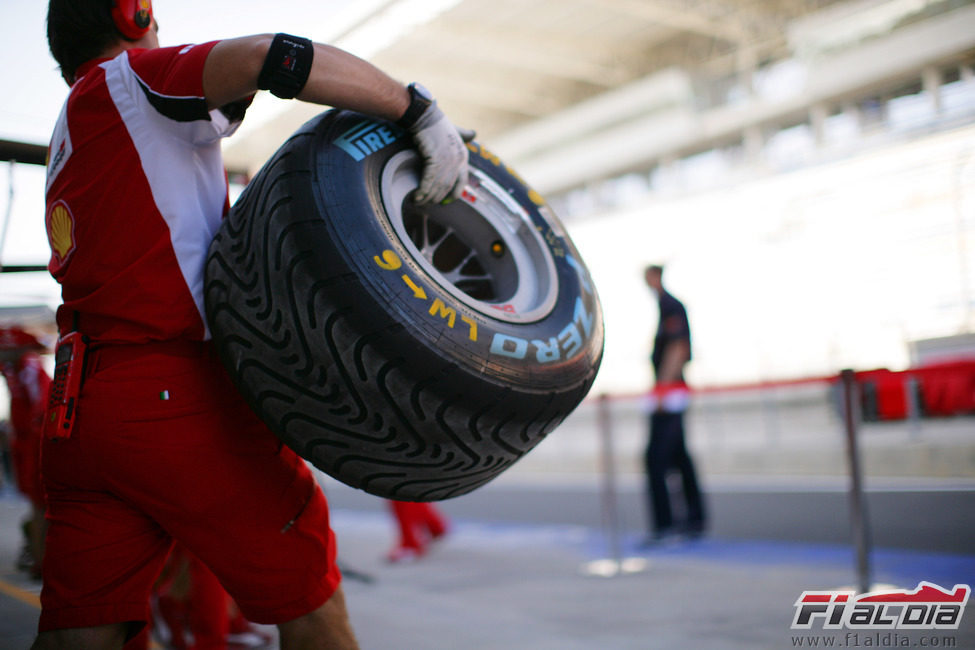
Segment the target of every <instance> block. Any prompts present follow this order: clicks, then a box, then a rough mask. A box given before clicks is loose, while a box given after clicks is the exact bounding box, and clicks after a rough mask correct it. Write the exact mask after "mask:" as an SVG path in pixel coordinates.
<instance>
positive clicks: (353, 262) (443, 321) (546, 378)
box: [311, 111, 603, 391]
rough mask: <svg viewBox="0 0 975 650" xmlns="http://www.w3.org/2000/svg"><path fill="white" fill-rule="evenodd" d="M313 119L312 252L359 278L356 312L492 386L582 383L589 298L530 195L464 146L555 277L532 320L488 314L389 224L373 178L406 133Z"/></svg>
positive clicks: (344, 115)
mask: <svg viewBox="0 0 975 650" xmlns="http://www.w3.org/2000/svg"><path fill="white" fill-rule="evenodd" d="M320 119H321V120H322V123H320V124H319V125H318V126H316V127H315V130H316V139H317V141H316V142H315V143H314V144H313V146H312V147H311V155H313V156H314V160H313V169H314V173H313V179H312V187H313V192H314V199H315V203H316V204H317V206H318V208H319V210H320V212H321V213H322V217H323V218H324V219H325V221H326V227H327V229H328V231H329V233H330V240H331V243H332V244H333V245H334V250H332V251H321V253H322V254H336V255H339V256H340V257H341V258H342V259H343V260H344V261H345V263H346V264H347V265H348V266H349V268H350V270H351V271H353V272H354V273H355V274H356V275H357V276H358V277H359V278H360V281H361V283H362V286H363V288H364V292H363V295H362V296H361V301H369V302H371V303H372V305H371V306H372V307H374V308H375V309H368V308H367V309H364V311H365V312H368V313H370V314H371V316H370V319H375V318H377V317H378V314H379V313H380V312H382V311H385V312H386V313H387V315H388V318H389V319H391V320H392V321H395V322H398V323H400V324H402V325H403V326H404V327H405V328H406V330H407V331H408V332H410V333H411V334H412V335H413V336H414V337H416V338H417V339H418V340H420V341H421V342H422V343H421V345H422V346H423V347H425V348H428V349H430V350H433V351H435V352H436V354H437V355H440V356H442V357H446V358H447V359H448V360H449V361H451V362H453V363H456V364H458V365H460V366H462V367H466V368H468V369H469V370H470V371H471V372H472V373H474V374H477V375H479V376H481V377H482V378H483V379H487V380H489V381H493V382H495V383H499V384H505V385H510V384H515V385H519V386H522V387H526V388H527V387H530V388H531V389H533V390H538V391H545V390H548V389H552V388H564V387H565V386H566V385H572V384H577V383H579V382H587V383H588V382H589V381H591V380H592V377H593V375H594V373H595V369H596V368H597V367H598V364H599V359H600V357H601V354H602V340H603V323H602V313H601V309H600V305H599V300H598V297H597V295H596V292H595V289H594V286H593V283H592V280H591V278H590V276H589V273H588V270H587V269H586V268H585V266H584V264H583V263H582V262H581V258H580V256H579V254H578V252H577V250H576V248H575V246H574V245H573V243H572V241H571V240H570V239H569V237H568V236H567V235H566V234H565V231H564V229H563V227H562V225H561V224H560V223H559V221H558V219H557V218H556V217H555V216H554V214H553V213H552V212H551V210H550V209H549V208H548V207H547V205H546V204H545V202H544V201H543V200H542V198H541V197H540V196H539V195H538V194H537V193H536V192H534V191H533V190H532V189H531V188H530V187H528V186H527V185H526V184H525V183H524V182H523V181H522V180H521V179H520V178H519V177H518V176H517V175H516V174H515V173H514V172H513V171H512V170H511V169H510V168H509V167H507V166H506V165H505V164H504V163H503V162H502V161H501V160H500V159H499V158H498V157H497V156H495V155H494V154H492V153H491V152H490V151H488V150H487V149H485V148H484V147H483V146H482V145H480V144H478V143H476V142H473V143H469V144H468V149H469V151H470V156H469V159H470V165H471V167H472V168H474V169H477V170H479V171H481V172H483V173H484V174H486V175H487V176H488V177H489V178H491V180H493V181H494V182H496V183H498V184H499V185H500V186H501V187H502V188H503V189H504V191H506V192H507V193H508V194H509V196H510V197H511V198H513V199H514V200H515V201H516V202H517V203H518V204H519V205H520V206H521V207H522V208H523V209H524V210H525V213H526V214H527V215H528V218H529V219H530V220H531V222H532V225H533V226H534V227H535V229H536V230H537V232H538V233H539V234H540V236H541V238H542V240H543V241H544V244H545V246H546V247H547V248H548V251H549V253H550V255H551V258H552V260H553V262H554V265H555V270H556V278H557V283H558V289H557V298H556V300H555V303H554V305H553V307H552V309H551V310H550V311H549V312H548V313H547V314H545V315H544V316H543V317H541V318H540V319H538V320H536V321H534V322H527V323H521V322H510V321H506V320H502V319H498V318H491V317H489V316H487V315H485V314H484V313H482V312H480V311H477V310H474V309H472V308H471V307H470V306H468V305H466V304H464V303H463V302H461V301H460V300H458V299H457V298H456V297H455V296H454V295H453V294H452V293H450V292H449V291H447V290H446V289H445V288H444V287H443V286H441V285H440V284H439V283H438V281H437V279H436V278H434V277H432V276H431V275H430V274H428V273H427V272H426V271H425V270H424V268H423V267H422V266H421V265H420V264H419V263H418V262H417V260H416V259H414V257H413V255H414V253H413V252H411V251H410V250H409V249H408V248H407V247H406V246H405V245H404V243H403V242H402V241H401V240H400V238H399V237H398V235H397V234H396V232H395V230H394V228H393V225H392V223H391V222H390V219H389V217H388V215H387V213H386V209H385V207H384V204H383V197H382V192H381V186H380V180H379V179H380V178H381V177H382V173H383V169H384V168H385V166H386V164H387V163H388V162H389V161H390V159H391V158H392V157H393V156H394V155H396V154H397V153H399V152H401V151H404V150H406V149H409V148H411V147H412V146H413V143H412V141H411V139H410V138H409V137H408V135H407V134H406V133H405V132H403V131H401V130H399V129H398V128H397V127H395V126H394V125H392V124H390V123H386V122H379V121H376V120H373V119H370V118H368V117H366V116H363V115H360V114H356V113H350V112H344V111H343V112H339V111H335V112H331V113H328V114H325V115H324V116H322V118H320ZM354 138H357V139H354ZM356 302H357V304H358V305H359V307H360V308H363V307H366V306H365V305H362V304H360V299H359V298H357V301H356ZM372 324H373V325H375V323H372Z"/></svg>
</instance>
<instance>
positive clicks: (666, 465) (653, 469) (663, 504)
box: [645, 411, 675, 536]
mask: <svg viewBox="0 0 975 650" xmlns="http://www.w3.org/2000/svg"><path fill="white" fill-rule="evenodd" d="M674 434H675V421H674V414H673V413H666V412H664V411H657V412H655V413H653V414H652V415H651V416H650V443H649V444H648V445H647V451H646V457H645V463H646V472H647V486H648V490H649V495H648V496H649V498H650V504H651V510H650V514H651V520H652V522H653V529H654V534H655V535H657V536H660V535H665V534H667V533H668V532H670V529H671V528H672V527H673V524H674V521H673V511H672V510H671V505H670V490H669V489H668V488H667V472H668V470H669V469H670V468H671V467H672V466H673V457H674V442H675V435H674Z"/></svg>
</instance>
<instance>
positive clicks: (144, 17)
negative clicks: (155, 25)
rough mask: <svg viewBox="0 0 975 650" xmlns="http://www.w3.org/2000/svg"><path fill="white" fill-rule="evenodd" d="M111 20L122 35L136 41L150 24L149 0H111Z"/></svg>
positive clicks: (146, 30)
mask: <svg viewBox="0 0 975 650" xmlns="http://www.w3.org/2000/svg"><path fill="white" fill-rule="evenodd" d="M112 20H114V21H115V27H116V28H118V30H119V31H120V32H121V33H122V36H124V37H125V38H128V39H130V40H133V41H137V40H139V39H140V38H142V37H143V36H145V34H146V32H148V31H149V27H150V26H151V25H152V2H151V0H112Z"/></svg>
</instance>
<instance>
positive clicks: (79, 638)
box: [31, 623, 126, 650]
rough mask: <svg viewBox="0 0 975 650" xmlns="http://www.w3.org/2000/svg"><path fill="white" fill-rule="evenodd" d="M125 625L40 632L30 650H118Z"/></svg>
mask: <svg viewBox="0 0 975 650" xmlns="http://www.w3.org/2000/svg"><path fill="white" fill-rule="evenodd" d="M125 632H126V626H125V623H113V624H111V625H100V626H98V627H76V628H68V629H63V630H50V631H48V632H41V633H40V634H38V635H37V638H36V639H35V640H34V645H32V646H31V650H74V649H76V648H86V650H118V648H121V647H122V646H123V645H125Z"/></svg>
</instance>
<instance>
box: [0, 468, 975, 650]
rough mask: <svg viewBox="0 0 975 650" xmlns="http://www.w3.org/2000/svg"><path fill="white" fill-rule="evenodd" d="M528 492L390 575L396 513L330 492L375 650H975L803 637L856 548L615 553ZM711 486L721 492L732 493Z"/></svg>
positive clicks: (20, 614)
mask: <svg viewBox="0 0 975 650" xmlns="http://www.w3.org/2000/svg"><path fill="white" fill-rule="evenodd" d="M527 479H528V477H526V476H524V475H519V474H514V475H513V476H512V477H511V478H505V479H503V480H499V481H498V482H496V483H495V484H490V485H488V486H486V487H484V488H482V490H479V491H478V492H476V493H475V494H473V495H469V497H461V498H459V499H455V500H452V501H448V502H445V503H443V504H442V505H441V509H442V510H443V511H444V512H445V513H447V515H448V516H449V517H450V519H451V522H452V529H451V533H450V535H449V536H448V537H447V538H446V539H444V540H443V541H441V542H439V543H438V544H437V545H436V546H434V547H433V548H432V550H431V551H430V553H429V554H428V555H426V556H425V557H423V558H421V559H420V560H418V561H416V562H412V563H408V564H395V565H392V564H389V563H387V562H386V561H385V554H386V551H388V549H389V547H390V545H391V543H392V539H393V529H392V519H391V516H390V515H389V514H388V512H387V511H386V509H385V506H384V505H383V503H382V502H381V501H380V500H378V499H375V498H374V497H369V496H368V495H364V494H362V493H361V492H358V491H355V490H352V489H351V488H347V487H345V486H342V485H339V484H337V483H335V482H334V481H331V480H329V481H327V482H326V492H327V494H328V496H329V499H330V501H331V503H332V507H333V527H334V528H335V530H336V533H337V536H338V542H339V559H340V562H341V565H342V567H343V569H344V571H345V576H346V577H345V589H346V595H347V599H348V603H349V608H350V612H351V616H352V619H353V623H354V625H355V629H356V632H357V634H358V636H359V640H360V642H361V645H362V647H363V649H365V650H370V649H371V650H388V649H396V650H398V649H408V650H454V649H461V648H463V649H465V650H495V649H497V650H500V649H505V650H508V649H512V648H517V649H526V650H548V649H551V650H576V649H579V650H582V649H586V650H592V649H594V648H599V649H620V650H624V649H634V650H637V649H639V650H644V649H654V648H665V649H668V648H677V649H681V648H690V649H699V648H707V649H709V650H710V649H713V650H721V649H729V650H732V649H734V650H739V649H740V650H744V649H749V650H752V649H759V648H769V649H772V648H793V647H816V646H815V645H813V644H818V645H819V647H822V646H823V645H825V644H827V643H829V642H830V641H829V640H830V639H832V640H833V641H832V643H833V644H834V645H835V646H836V647H877V646H880V647H883V644H884V643H887V646H888V647H890V646H893V647H897V646H898V645H902V644H905V643H907V644H910V645H912V646H914V647H922V645H923V646H932V645H935V644H937V645H936V646H935V647H956V648H975V613H973V612H970V611H969V612H966V613H965V614H964V615H963V618H962V621H961V626H960V628H959V629H957V630H922V631H917V632H906V631H903V630H878V631H866V630H846V629H844V630H840V631H837V632H834V633H827V632H825V631H824V630H822V629H821V628H818V627H814V628H812V629H809V630H792V629H790V624H791V622H792V620H793V616H794V614H795V607H794V604H795V602H796V600H797V599H798V598H799V596H800V594H801V593H802V592H803V591H804V590H831V589H837V588H842V587H850V586H852V585H853V584H855V583H856V581H857V571H856V567H855V562H854V554H853V552H852V549H851V547H850V545H849V544H848V543H833V542H815V543H813V542H803V541H797V540H793V541H788V540H776V539H760V538H755V539H745V538H741V537H734V536H727V535H722V534H720V532H719V531H715V532H714V533H713V534H712V535H710V536H708V537H706V538H704V539H702V540H699V541H695V542H685V543H679V544H673V545H668V546H663V547H658V548H653V549H649V550H648V549H641V548H639V546H638V544H639V541H640V535H639V533H638V531H637V529H635V528H633V527H623V528H622V529H621V530H620V531H619V536H618V537H616V538H615V539H617V540H618V544H617V545H615V546H616V547H617V548H618V551H614V544H611V543H609V541H610V540H612V539H614V537H611V536H609V535H608V534H607V531H606V529H604V528H603V527H601V525H600V524H599V519H600V518H599V516H598V513H596V514H595V515H594V516H593V517H586V518H584V519H586V520H585V521H582V522H579V523H572V522H571V521H567V520H566V519H569V518H571V517H566V516H565V513H566V512H567V506H566V505H565V504H566V503H567V501H566V500H565V499H566V494H567V490H566V487H565V485H564V484H562V485H561V486H560V484H559V483H557V482H553V481H551V480H535V481H531V480H527ZM711 483H712V485H714V490H715V491H716V492H715V493H716V494H717V493H720V492H721V491H722V490H726V489H728V488H725V487H721V486H720V484H716V483H715V481H714V480H712V481H711ZM576 490H577V491H576V492H571V491H570V492H568V496H569V500H568V502H579V501H580V500H583V501H588V502H590V503H593V502H596V503H598V501H599V497H598V490H599V486H598V485H592V486H591V487H589V488H586V487H585V486H584V485H579V484H578V483H577V488H576ZM962 492H964V491H962ZM475 496H476V498H474V497H475ZM513 502H515V503H513ZM517 503H521V504H522V505H523V507H524V508H526V509H528V510H532V511H534V512H535V516H534V518H532V519H531V520H523V519H522V518H520V516H519V515H517V512H519V510H518V508H517V507H515V506H516V505H517ZM492 504H493V505H492ZM25 511H26V506H25V504H24V503H23V502H22V500H21V499H20V498H19V497H17V496H16V495H13V494H11V493H10V492H6V493H4V496H3V498H2V499H0V649H3V650H6V649H8V648H9V649H22V648H27V647H28V646H29V644H30V641H31V639H32V637H33V630H34V626H35V625H36V620H37V615H38V609H37V598H36V594H37V592H38V586H37V585H36V584H35V583H32V582H30V581H29V580H27V579H26V577H25V576H24V575H23V574H20V573H18V572H17V571H16V569H15V568H14V566H13V562H14V560H15V556H16V552H17V550H18V545H19V538H18V536H19V531H18V526H17V522H18V521H19V520H20V518H21V517H22V516H23V513H24V512H25ZM770 516H773V517H781V514H780V512H779V511H774V512H772V513H770ZM755 517H756V518H757V519H760V518H761V515H760V513H757V514H756V515H755ZM593 518H594V519H595V522H596V523H593ZM525 519H527V518H525ZM871 559H872V574H873V581H874V583H875V584H877V585H886V586H887V587H886V588H892V587H896V588H899V589H914V588H916V587H917V586H918V584H919V583H920V582H921V581H928V582H931V583H934V584H937V585H940V586H942V587H945V588H946V589H950V588H951V587H953V586H954V585H955V584H969V585H971V584H972V583H973V582H975V547H973V548H972V552H970V553H967V554H966V553H944V552H932V551H925V550H917V549H913V550H912V549H909V548H899V549H891V548H876V549H874V551H873V553H872V554H871ZM607 560H608V561H607ZM614 569H617V572H616V573H615V575H614V571H613V570H614ZM622 569H632V570H633V572H626V571H624V570H622Z"/></svg>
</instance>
